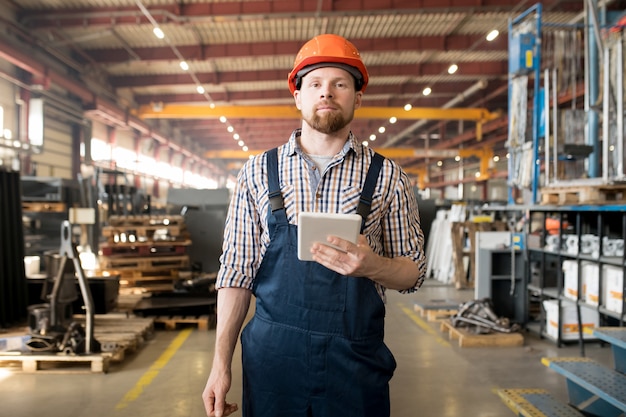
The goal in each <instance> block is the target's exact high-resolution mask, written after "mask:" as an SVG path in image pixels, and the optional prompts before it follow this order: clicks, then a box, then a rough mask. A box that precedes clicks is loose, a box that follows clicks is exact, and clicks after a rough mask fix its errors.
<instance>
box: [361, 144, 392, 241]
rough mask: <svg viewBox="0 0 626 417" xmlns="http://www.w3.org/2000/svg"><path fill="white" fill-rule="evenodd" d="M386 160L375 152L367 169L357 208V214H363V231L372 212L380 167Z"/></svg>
mask: <svg viewBox="0 0 626 417" xmlns="http://www.w3.org/2000/svg"><path fill="white" fill-rule="evenodd" d="M384 160H385V157H384V156H382V155H381V154H379V153H376V152H374V156H373V157H372V163H371V164H370V167H369V169H368V170H367V176H366V177H365V184H364V185H363V190H362V191H361V197H360V198H359V206H358V207H357V209H356V212H357V214H359V215H360V216H361V233H363V229H364V228H365V220H366V219H367V216H368V215H369V214H370V210H371V208H372V197H373V196H374V188H375V187H376V182H377V181H378V174H379V173H380V169H381V168H382V166H383V161H384Z"/></svg>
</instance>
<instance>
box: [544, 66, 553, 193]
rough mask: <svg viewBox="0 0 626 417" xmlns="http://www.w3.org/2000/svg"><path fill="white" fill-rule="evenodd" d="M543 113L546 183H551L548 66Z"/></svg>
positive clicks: (545, 77) (545, 78)
mask: <svg viewBox="0 0 626 417" xmlns="http://www.w3.org/2000/svg"><path fill="white" fill-rule="evenodd" d="M543 91H544V94H543V103H544V104H543V105H544V109H543V114H544V121H543V125H544V139H543V141H544V144H545V147H546V151H545V156H544V163H545V165H546V168H545V170H546V175H545V178H544V185H550V183H551V181H550V70H549V69H548V68H546V69H545V70H544V71H543Z"/></svg>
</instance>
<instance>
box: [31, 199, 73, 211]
mask: <svg viewBox="0 0 626 417" xmlns="http://www.w3.org/2000/svg"><path fill="white" fill-rule="evenodd" d="M66 210H67V208H66V205H65V203H60V202H57V201H22V211H31V212H37V213H65V211H66Z"/></svg>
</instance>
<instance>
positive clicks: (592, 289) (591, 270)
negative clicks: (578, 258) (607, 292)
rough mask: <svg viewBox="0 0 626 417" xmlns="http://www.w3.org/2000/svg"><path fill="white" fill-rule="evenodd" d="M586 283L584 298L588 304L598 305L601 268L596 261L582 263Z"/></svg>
mask: <svg viewBox="0 0 626 417" xmlns="http://www.w3.org/2000/svg"><path fill="white" fill-rule="evenodd" d="M581 268H582V276H583V279H584V283H585V293H584V299H585V302H586V303H587V304H591V305H594V306H597V305H598V304H599V302H600V268H599V267H598V264H597V263H595V262H587V261H584V262H582V263H581Z"/></svg>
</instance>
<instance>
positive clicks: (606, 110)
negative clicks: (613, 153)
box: [602, 51, 611, 184]
mask: <svg viewBox="0 0 626 417" xmlns="http://www.w3.org/2000/svg"><path fill="white" fill-rule="evenodd" d="M603 64H604V92H603V97H602V98H603V100H602V102H603V106H602V126H603V129H602V159H603V160H604V161H605V162H604V164H602V180H603V182H604V183H605V184H606V183H607V182H608V180H609V166H610V165H611V164H609V163H608V162H609V136H610V135H609V130H610V129H609V126H610V124H609V123H610V121H611V118H610V110H611V109H610V107H611V104H610V102H609V89H610V84H611V83H609V82H608V80H609V77H610V76H611V73H610V68H609V65H610V64H611V60H610V54H609V53H608V51H605V54H604V62H603Z"/></svg>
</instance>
